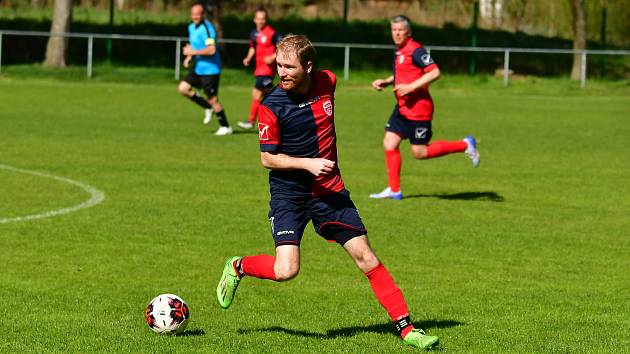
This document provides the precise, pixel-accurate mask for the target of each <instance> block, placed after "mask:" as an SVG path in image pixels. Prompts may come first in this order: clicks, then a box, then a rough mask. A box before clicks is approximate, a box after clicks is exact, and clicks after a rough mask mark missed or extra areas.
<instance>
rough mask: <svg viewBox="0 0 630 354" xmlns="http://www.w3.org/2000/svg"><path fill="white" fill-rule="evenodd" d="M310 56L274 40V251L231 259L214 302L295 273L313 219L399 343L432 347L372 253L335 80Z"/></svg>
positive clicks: (269, 134) (270, 111)
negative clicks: (340, 155) (348, 182)
mask: <svg viewBox="0 0 630 354" xmlns="http://www.w3.org/2000/svg"><path fill="white" fill-rule="evenodd" d="M314 60H315V49H314V48H313V46H312V44H311V42H310V41H309V40H308V39H307V38H306V37H305V36H301V35H289V36H287V37H285V38H283V39H282V40H281V41H280V42H279V43H278V52H277V58H276V61H277V67H278V75H279V76H280V84H279V85H278V86H276V87H275V88H274V89H273V90H272V91H271V92H270V93H269V95H267V96H266V97H265V99H264V100H263V102H262V104H261V106H260V112H259V113H260V117H259V122H258V126H259V143H260V151H261V153H260V157H261V161H262V164H263V166H265V167H266V168H268V169H270V170H271V171H270V172H269V185H270V190H271V202H270V207H271V210H270V211H269V220H270V222H271V232H272V236H273V239H274V242H275V246H276V255H275V257H274V256H271V255H266V254H262V255H256V256H247V257H231V258H228V260H227V261H226V263H225V267H224V270H223V275H222V276H221V280H220V281H219V284H218V286H217V299H218V301H219V304H220V305H221V307H223V308H228V307H230V305H231V304H232V300H233V299H234V295H235V293H236V289H237V287H238V285H239V283H240V281H241V280H242V279H243V277H245V276H250V277H255V278H259V279H269V280H273V281H279V282H281V281H287V280H291V279H293V278H294V277H296V276H297V274H298V272H299V270H300V241H301V239H302V235H303V233H304V228H305V227H306V225H307V224H308V222H309V221H312V223H313V226H314V228H315V231H316V232H317V233H318V234H319V235H320V236H322V237H323V238H325V239H326V240H328V241H331V242H336V243H338V244H339V245H341V246H342V247H343V248H344V250H345V251H346V252H347V253H348V254H349V255H350V257H351V258H352V260H353V261H354V263H355V264H356V265H357V267H358V268H359V269H361V271H362V272H363V273H364V274H365V276H366V278H367V279H368V281H369V283H370V285H371V287H372V290H373V291H374V294H375V295H376V298H377V299H378V301H379V302H380V304H381V305H382V306H383V307H384V308H385V310H386V311H387V313H388V314H389V316H390V318H391V319H392V321H393V322H394V326H395V328H396V330H397V331H398V333H399V335H400V336H401V338H402V339H403V340H404V342H405V343H407V344H409V345H412V346H415V347H421V348H429V347H432V346H433V345H435V344H436V343H437V341H438V338H437V337H435V336H428V335H426V334H425V333H424V332H423V331H422V330H421V329H415V328H414V326H413V324H412V322H411V319H410V317H409V310H408V308H407V304H406V302H405V299H404V298H403V295H402V292H401V291H400V289H399V288H398V286H397V285H396V283H394V279H392V276H391V275H390V273H389V272H388V271H387V269H386V268H385V267H384V266H383V264H381V262H380V261H379V259H378V258H377V257H376V254H375V253H374V251H372V248H371V247H370V243H369V242H368V237H367V231H366V230H365V226H364V225H363V222H362V221H361V217H360V216H359V213H358V211H357V209H356V207H355V205H354V203H353V202H352V200H351V199H350V192H348V190H346V188H345V185H344V182H343V179H342V178H341V172H340V170H339V163H338V161H337V134H336V133H335V124H334V94H335V87H336V82H337V79H336V77H335V75H334V74H333V73H332V72H330V71H328V70H323V71H314V69H313V66H314ZM253 301H256V300H255V299H254V300H253Z"/></svg>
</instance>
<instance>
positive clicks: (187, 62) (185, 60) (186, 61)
mask: <svg viewBox="0 0 630 354" xmlns="http://www.w3.org/2000/svg"><path fill="white" fill-rule="evenodd" d="M192 58H193V57H192V55H187V56H186V58H184V69H188V67H189V66H190V62H191V61H192Z"/></svg>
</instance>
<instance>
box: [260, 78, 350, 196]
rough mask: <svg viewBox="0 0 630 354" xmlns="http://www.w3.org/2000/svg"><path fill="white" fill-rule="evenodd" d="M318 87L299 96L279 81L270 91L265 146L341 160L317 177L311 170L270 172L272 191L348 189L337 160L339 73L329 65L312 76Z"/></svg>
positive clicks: (263, 122)
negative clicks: (336, 107)
mask: <svg viewBox="0 0 630 354" xmlns="http://www.w3.org/2000/svg"><path fill="white" fill-rule="evenodd" d="M311 78H312V80H313V88H312V89H311V92H310V93H308V94H307V95H296V94H292V93H290V92H287V91H285V90H283V89H282V87H281V85H277V86H276V87H275V88H274V89H273V90H271V92H270V93H269V94H268V95H267V96H265V99H264V100H263V101H262V103H261V105H260V111H259V112H258V130H259V143H260V151H263V152H272V153H282V154H286V155H289V156H293V157H308V158H318V157H319V158H324V159H327V160H330V161H334V162H335V167H334V168H333V170H332V172H330V173H329V174H328V175H325V176H319V177H316V176H313V175H312V174H311V173H309V172H308V171H304V170H294V171H276V170H272V171H271V172H270V173H269V185H270V187H271V195H272V196H277V195H281V196H283V197H289V198H290V197H297V198H300V197H304V196H316V197H317V196H323V195H329V194H333V193H338V192H341V191H343V190H344V189H345V187H344V183H343V180H342V179H341V172H340V170H339V164H338V163H337V134H336V133H335V118H334V117H335V116H334V99H335V87H336V84H337V78H336V77H335V74H333V73H332V72H330V71H328V70H323V71H316V72H314V73H313V74H312V76H311Z"/></svg>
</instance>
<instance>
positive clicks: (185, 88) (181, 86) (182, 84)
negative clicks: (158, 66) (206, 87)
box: [177, 81, 190, 96]
mask: <svg viewBox="0 0 630 354" xmlns="http://www.w3.org/2000/svg"><path fill="white" fill-rule="evenodd" d="M189 91H190V88H189V87H188V85H187V84H186V83H185V82H184V81H182V82H180V83H179V85H178V86H177V92H179V93H180V94H181V95H183V96H188V92H189Z"/></svg>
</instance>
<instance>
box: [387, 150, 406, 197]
mask: <svg viewBox="0 0 630 354" xmlns="http://www.w3.org/2000/svg"><path fill="white" fill-rule="evenodd" d="M385 165H387V177H388V179H389V188H391V189H392V192H398V191H400V168H401V166H402V160H401V159H400V150H398V149H396V150H385Z"/></svg>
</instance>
